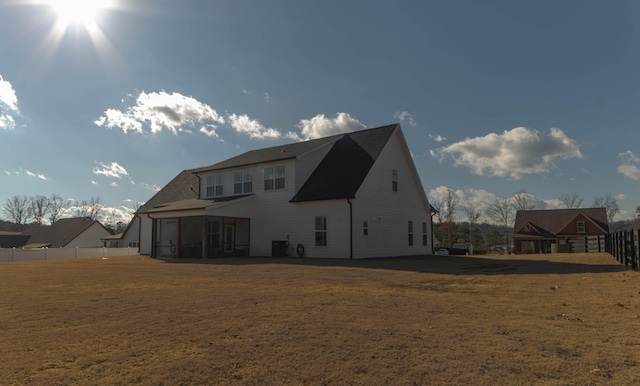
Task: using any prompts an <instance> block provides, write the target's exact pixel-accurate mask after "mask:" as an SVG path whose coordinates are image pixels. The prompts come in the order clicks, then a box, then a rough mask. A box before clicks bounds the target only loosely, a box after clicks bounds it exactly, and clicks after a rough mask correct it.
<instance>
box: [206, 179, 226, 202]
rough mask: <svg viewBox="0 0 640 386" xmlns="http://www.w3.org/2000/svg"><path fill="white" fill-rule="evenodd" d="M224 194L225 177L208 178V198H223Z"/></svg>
mask: <svg viewBox="0 0 640 386" xmlns="http://www.w3.org/2000/svg"><path fill="white" fill-rule="evenodd" d="M223 194H224V176H223V175H222V174H219V175H217V176H207V197H215V196H222V195H223Z"/></svg>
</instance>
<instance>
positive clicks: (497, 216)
mask: <svg viewBox="0 0 640 386" xmlns="http://www.w3.org/2000/svg"><path fill="white" fill-rule="evenodd" d="M513 210H514V206H513V201H512V200H511V199H508V198H496V199H495V200H494V201H493V203H491V204H490V205H489V207H487V209H486V211H485V213H486V215H487V217H489V218H490V219H491V220H493V221H494V222H495V223H497V224H499V225H501V226H502V227H504V237H505V242H506V245H507V251H508V249H509V229H510V227H511V223H512V222H513Z"/></svg>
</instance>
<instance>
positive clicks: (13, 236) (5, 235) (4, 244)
mask: <svg viewBox="0 0 640 386" xmlns="http://www.w3.org/2000/svg"><path fill="white" fill-rule="evenodd" d="M28 240H29V236H26V235H23V234H22V232H6V231H0V248H19V247H22V246H23V245H25V244H26V243H27V241H28Z"/></svg>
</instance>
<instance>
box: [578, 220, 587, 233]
mask: <svg viewBox="0 0 640 386" xmlns="http://www.w3.org/2000/svg"><path fill="white" fill-rule="evenodd" d="M576 231H577V232H578V233H584V232H586V227H585V224H584V221H576Z"/></svg>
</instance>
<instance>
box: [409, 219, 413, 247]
mask: <svg viewBox="0 0 640 386" xmlns="http://www.w3.org/2000/svg"><path fill="white" fill-rule="evenodd" d="M408 231H409V246H412V245H413V221H409V223H408Z"/></svg>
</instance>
